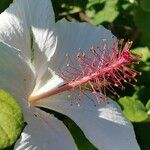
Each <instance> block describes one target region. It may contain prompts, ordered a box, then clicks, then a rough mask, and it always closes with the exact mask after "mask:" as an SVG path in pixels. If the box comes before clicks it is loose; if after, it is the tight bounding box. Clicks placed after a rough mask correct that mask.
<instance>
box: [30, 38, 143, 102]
mask: <svg viewBox="0 0 150 150" xmlns="http://www.w3.org/2000/svg"><path fill="white" fill-rule="evenodd" d="M131 45H132V42H129V41H128V42H126V43H124V40H118V41H117V42H114V43H113V45H112V46H111V47H109V46H108V44H107V41H106V40H105V39H104V40H103V41H102V43H101V45H100V47H96V48H94V47H92V48H91V49H90V53H88V54H86V53H84V52H82V51H81V50H79V51H80V52H79V53H78V54H77V56H76V58H71V57H70V56H69V55H66V58H67V65H66V67H65V68H64V69H63V70H62V71H61V73H60V74H59V76H60V77H61V78H63V79H64V81H66V84H64V85H62V86H60V87H58V88H56V89H54V90H50V91H47V92H45V93H42V94H40V95H36V96H31V97H30V98H29V102H31V103H35V102H37V101H39V100H42V99H44V98H46V97H49V96H53V95H55V94H58V93H61V92H64V91H72V90H74V89H77V88H78V89H79V90H80V94H79V95H81V94H85V90H90V91H91V92H92V93H93V94H94V95H95V96H96V99H97V101H98V102H100V101H101V100H105V99H106V92H107V91H110V92H111V93H113V94H114V95H117V96H118V97H119V95H118V93H117V92H116V90H115V87H118V88H120V89H122V90H124V89H125V86H124V85H123V83H128V84H131V85H133V84H132V81H135V82H136V79H135V77H136V76H137V75H138V74H141V72H138V71H136V70H134V69H132V68H130V66H131V65H133V64H139V62H138V61H137V59H139V58H140V56H139V55H135V54H132V53H131V51H130V47H131ZM110 48H111V49H110Z"/></svg>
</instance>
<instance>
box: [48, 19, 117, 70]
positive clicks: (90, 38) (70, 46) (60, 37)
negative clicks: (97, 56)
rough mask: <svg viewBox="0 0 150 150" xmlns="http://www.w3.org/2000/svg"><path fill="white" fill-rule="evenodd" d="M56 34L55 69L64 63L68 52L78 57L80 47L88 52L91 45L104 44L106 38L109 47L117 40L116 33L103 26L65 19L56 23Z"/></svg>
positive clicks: (52, 63)
mask: <svg viewBox="0 0 150 150" xmlns="http://www.w3.org/2000/svg"><path fill="white" fill-rule="evenodd" d="M55 34H56V37H57V47H56V51H55V54H54V55H53V57H52V58H51V61H50V68H51V69H53V70H54V71H56V70H57V69H60V68H61V67H62V66H63V65H64V63H65V62H66V60H65V55H66V54H69V56H72V57H73V58H76V55H77V53H78V52H79V51H80V50H79V49H81V51H84V52H85V53H86V54H88V53H89V52H90V48H91V47H95V48H96V47H98V46H99V47H100V46H103V43H102V41H103V40H104V39H105V40H106V41H107V44H108V45H107V46H108V47H109V48H110V47H111V46H112V43H113V42H114V41H115V40H116V38H115V37H114V35H113V34H112V33H111V32H110V31H109V30H107V29H105V28H104V27H102V26H99V27H95V26H93V25H90V24H88V23H75V22H68V21H66V20H65V19H63V20H61V21H59V22H57V23H56V29H55ZM111 50H112V49H109V50H106V51H103V54H107V55H108V54H111Z"/></svg>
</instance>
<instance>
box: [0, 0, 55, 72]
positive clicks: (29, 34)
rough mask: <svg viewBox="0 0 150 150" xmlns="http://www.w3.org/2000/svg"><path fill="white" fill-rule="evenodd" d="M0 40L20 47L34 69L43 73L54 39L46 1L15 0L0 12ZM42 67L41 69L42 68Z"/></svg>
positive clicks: (49, 11)
mask: <svg viewBox="0 0 150 150" xmlns="http://www.w3.org/2000/svg"><path fill="white" fill-rule="evenodd" d="M0 22H1V25H0V39H1V40H3V41H5V42H6V43H8V44H9V45H11V46H14V47H16V48H17V49H20V50H22V53H23V54H25V55H26V56H27V57H28V58H29V59H30V60H31V61H32V60H33V59H34V61H33V64H34V65H35V68H36V70H37V72H40V73H42V72H44V71H45V70H46V67H44V65H45V64H46V62H47V60H49V59H50V57H51V56H52V55H53V53H54V50H55V49H54V48H53V47H55V43H56V42H52V41H56V40H55V37H54V36H53V32H52V28H53V25H54V22H55V21H54V12H53V9H52V4H51V1H50V0H44V1H41V0H36V1H35V0H15V1H14V2H13V3H12V4H11V5H10V7H9V8H8V9H6V10H5V11H4V12H3V13H2V14H1V15H0ZM43 67H44V68H43Z"/></svg>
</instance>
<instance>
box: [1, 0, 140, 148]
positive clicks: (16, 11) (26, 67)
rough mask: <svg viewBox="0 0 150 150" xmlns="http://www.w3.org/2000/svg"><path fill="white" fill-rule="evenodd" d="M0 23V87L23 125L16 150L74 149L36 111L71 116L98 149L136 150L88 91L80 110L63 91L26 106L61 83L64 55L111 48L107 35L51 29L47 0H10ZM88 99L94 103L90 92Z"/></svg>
mask: <svg viewBox="0 0 150 150" xmlns="http://www.w3.org/2000/svg"><path fill="white" fill-rule="evenodd" d="M0 22H1V24H0V88H3V89H5V90H6V91H8V92H9V93H11V94H12V95H13V96H14V97H15V98H16V99H17V100H18V103H19V104H20V106H21V107H22V110H23V114H24V119H25V121H26V122H27V126H26V127H25V129H24V130H23V132H22V134H21V137H20V139H19V140H18V141H17V143H16V144H15V148H14V149H15V150H33V149H34V150H35V149H36V150H49V149H51V150H55V149H56V150H58V149H62V150H74V149H76V146H75V142H74V140H73V138H72V136H71V134H70V132H69V131H68V130H67V128H66V127H65V125H64V124H63V123H62V122H61V121H59V120H58V119H56V118H55V117H54V116H53V115H50V114H47V113H45V112H44V111H41V110H40V109H38V108H36V106H42V107H45V108H49V109H51V110H54V111H57V112H60V113H62V114H64V115H67V116H68V117H70V118H71V119H72V120H74V121H75V123H76V124H77V125H78V126H79V127H80V128H81V129H82V131H83V132H84V134H85V136H86V137H87V138H88V139H89V141H91V143H92V144H93V145H95V147H97V148H98V149H100V150H127V149H130V150H139V149H140V148H139V146H138V144H137V141H136V138H135V134H134V130H133V127H132V124H131V123H130V122H129V121H128V120H127V119H126V118H125V117H124V116H123V115H122V112H121V109H120V108H119V106H118V105H117V104H116V103H115V102H113V101H112V100H110V99H109V100H107V102H109V103H104V102H100V103H96V105H93V101H91V99H90V98H88V97H87V96H86V94H90V92H88V91H85V92H84V94H83V96H81V104H80V106H77V105H75V104H73V105H71V103H72V102H73V101H74V100H75V98H74V95H76V94H74V93H75V92H76V91H77V90H76V91H72V93H73V94H71V96H70V97H69V96H68V91H63V92H60V93H58V94H57V93H56V94H55V95H52V96H47V97H46V98H45V99H42V100H41V101H40V100H38V101H36V102H34V101H33V103H31V102H30V103H31V104H32V106H30V107H29V106H28V103H29V102H28V99H29V97H30V99H32V97H34V96H36V95H37V97H39V95H41V94H42V93H45V92H46V91H54V90H55V89H57V88H58V87H60V85H61V86H63V85H64V83H66V82H65V81H64V80H63V79H62V78H61V77H59V73H58V71H59V70H58V68H59V67H60V66H61V65H62V64H64V62H66V60H65V59H64V55H65V54H66V53H69V55H71V56H74V57H75V56H76V54H77V50H79V48H81V49H84V51H87V50H89V48H91V46H97V45H99V41H101V40H102V39H106V40H107V41H108V43H109V45H112V42H113V40H112V36H113V35H112V33H111V32H109V31H108V30H106V29H105V28H103V27H101V26H100V27H94V26H91V25H89V24H87V23H70V22H68V21H66V20H61V21H59V22H57V23H56V24H55V21H54V13H53V9H52V6H51V2H50V0H43V1H41V0H15V1H14V2H13V3H12V4H11V5H10V6H9V8H8V9H6V10H5V11H4V12H3V13H1V14H0ZM109 45H108V46H109ZM110 53H111V51H110ZM31 93H32V95H31ZM30 95H31V96H30ZM90 97H91V98H92V99H96V98H95V96H93V95H92V93H91V95H90ZM34 106H35V107H34Z"/></svg>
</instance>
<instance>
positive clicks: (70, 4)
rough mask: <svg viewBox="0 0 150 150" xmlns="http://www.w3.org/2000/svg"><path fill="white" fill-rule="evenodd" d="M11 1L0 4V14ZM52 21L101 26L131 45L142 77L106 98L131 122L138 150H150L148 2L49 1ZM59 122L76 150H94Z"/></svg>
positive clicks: (71, 124) (73, 128) (68, 122)
mask: <svg viewBox="0 0 150 150" xmlns="http://www.w3.org/2000/svg"><path fill="white" fill-rule="evenodd" d="M11 2H12V0H0V12H2V11H4V10H5V9H6V8H7V7H8V6H9V4H10V3H11ZM52 2H53V6H54V11H55V17H56V21H57V20H59V19H61V18H63V17H65V18H67V19H68V20H71V21H72V20H76V21H80V22H85V21H86V22H89V23H91V24H94V25H100V24H101V25H104V26H105V27H106V28H108V29H109V30H111V31H112V32H113V33H114V35H115V36H117V37H118V38H124V39H125V40H128V39H130V40H132V41H133V47H132V48H133V52H134V53H138V54H141V56H142V58H141V63H140V65H138V66H133V67H135V68H136V69H137V70H138V71H141V72H142V73H143V74H142V75H141V76H139V77H138V81H137V83H136V86H134V87H131V86H127V88H126V90H125V91H123V92H122V91H119V90H118V92H119V94H120V96H121V98H120V99H119V100H118V98H116V97H114V96H112V95H110V96H111V97H112V98H113V99H116V100H117V102H118V103H119V104H120V106H121V107H122V110H123V112H124V114H125V115H126V117H127V118H128V119H129V120H130V121H132V122H133V125H134V128H135V132H136V136H137V140H138V143H139V144H140V147H141V150H150V142H149V139H150V49H149V48H150V0H52ZM55 115H56V116H57V117H58V118H60V119H62V120H63V121H64V123H65V124H66V125H67V127H68V128H69V129H70V131H71V133H72V134H73V136H74V138H75V140H76V143H77V146H78V149H79V150H84V149H86V150H94V149H96V148H94V146H92V145H91V144H90V142H89V141H88V140H87V139H86V138H85V136H84V134H83V133H82V131H81V130H80V129H79V128H78V127H77V126H76V125H75V123H74V122H73V121H71V120H70V119H69V118H67V117H65V116H62V115H60V114H55Z"/></svg>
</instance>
